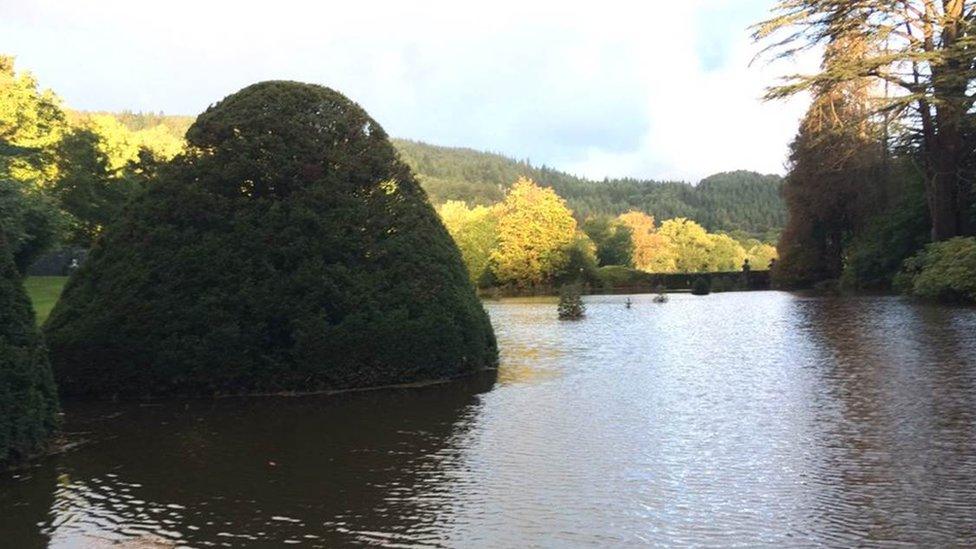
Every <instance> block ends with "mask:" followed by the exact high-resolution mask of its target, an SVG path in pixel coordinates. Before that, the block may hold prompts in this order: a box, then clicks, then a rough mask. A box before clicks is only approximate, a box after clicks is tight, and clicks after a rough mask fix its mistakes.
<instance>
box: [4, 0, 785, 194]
mask: <svg viewBox="0 0 976 549" xmlns="http://www.w3.org/2000/svg"><path fill="white" fill-rule="evenodd" d="M770 3H771V1H769V0H682V1H675V2H672V1H653V2H652V1H645V2H640V3H637V2H633V3H631V2H604V3H600V4H595V3H592V2H585V3H584V2H565V1H563V2H529V1H528V0H522V1H513V0H502V1H499V2H493V3H482V6H481V7H480V8H477V9H476V8H474V7H472V6H470V5H465V3H461V2H454V1H442V0H439V1H433V2H377V1H360V2H352V3H350V2H342V3H333V2H301V1H297V0H279V1H277V2H260V3H257V2H255V3H248V2H229V1H228V2H224V1H220V2H216V1H210V2H208V1H205V0H170V1H167V2H134V1H133V0H128V1H122V0H99V1H96V0H76V1H73V2H70V3H68V2H56V1H54V0H37V1H32V2H30V3H20V2H9V1H3V0H0V35H3V36H4V37H5V38H6V40H5V41H4V42H5V43H4V45H3V46H2V47H4V48H9V52H10V53H13V54H15V55H18V58H19V64H20V65H21V66H22V67H26V68H30V69H32V70H34V71H35V73H36V74H37V75H38V76H39V77H40V79H41V80H42V83H43V84H45V85H47V86H50V87H52V88H54V89H55V90H56V91H58V92H59V93H60V94H61V95H62V96H63V97H64V98H65V99H66V101H67V103H68V104H70V105H72V106H74V107H76V108H83V109H123V108H128V109H135V110H160V109H162V110H165V111H167V112H174V113H196V112H199V111H200V110H202V109H204V108H205V107H206V106H207V105H208V104H210V103H212V102H213V101H216V100H217V99H219V98H221V97H223V96H224V95H227V94H228V93H231V92H233V91H235V90H236V89H238V88H240V87H243V86H244V85H247V84H249V83H251V82H254V81H258V80H264V79H270V78H289V79H297V80H304V81H310V82H316V83H320V84H324V85H327V86H331V87H334V88H336V89H338V90H340V91H342V92H343V93H345V94H347V95H348V96H350V97H351V98H353V99H354V100H356V101H358V102H360V103H361V104H362V105H363V106H364V107H366V108H367V110H368V111H369V112H370V113H371V114H372V115H373V116H374V117H375V118H376V119H377V120H379V121H380V123H381V124H382V125H383V126H384V127H386V129H387V131H388V132H389V133H391V134H392V135H396V136H400V137H409V138H413V139H420V140H426V141H432V142H435V143H439V144H445V145H456V146H469V147H473V148H479V149H488V150H493V151H498V152H502V153H504V154H508V155H511V156H516V157H519V158H526V157H528V158H531V159H532V161H533V162H535V163H543V162H544V163H546V164H549V165H551V166H555V167H559V168H563V169H567V170H570V171H573V172H576V173H580V174H585V175H588V176H591V177H594V178H602V177H603V176H636V177H653V178H661V179H663V178H684V179H698V178H700V177H702V176H704V175H708V174H709V173H712V172H716V171H722V170H733V169H754V170H758V171H766V172H779V171H781V168H782V164H783V161H784V158H785V151H786V144H787V143H788V141H789V140H790V139H791V137H792V135H793V133H794V131H795V128H796V122H797V119H798V116H799V114H800V113H801V111H802V109H803V107H804V105H803V101H802V100H798V101H794V102H791V103H772V104H764V103H762V102H760V101H759V99H758V98H759V96H760V95H761V93H762V88H763V86H764V85H766V84H769V83H770V82H772V79H773V77H774V73H773V72H771V71H770V70H769V69H765V68H762V67H754V68H749V67H748V63H749V60H750V59H751V57H752V56H753V54H754V53H755V51H756V49H755V46H754V45H752V44H751V43H750V41H749V38H748V36H747V32H746V31H745V28H744V26H745V25H746V24H748V22H750V21H751V20H752V19H753V18H755V17H761V16H762V15H763V9H762V8H764V7H765V6H766V5H768V4H770ZM779 69H782V67H780V68H779Z"/></svg>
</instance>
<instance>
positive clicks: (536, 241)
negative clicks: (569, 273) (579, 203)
mask: <svg viewBox="0 0 976 549" xmlns="http://www.w3.org/2000/svg"><path fill="white" fill-rule="evenodd" d="M496 208H497V211H498V246H497V247H496V248H495V250H494V252H492V254H491V263H492V270H493V271H494V275H495V278H496V280H497V281H498V282H499V283H502V284H517V285H519V286H528V285H533V284H542V283H545V282H549V281H551V280H552V278H553V277H554V276H555V275H556V274H558V273H559V272H560V270H561V269H563V268H564V267H565V266H566V265H567V263H568V262H569V254H568V252H567V250H568V248H570V245H571V244H572V243H573V242H574V240H575V238H576V220H575V219H573V212H572V211H570V209H569V208H568V207H567V206H566V202H565V201H564V200H563V199H562V198H560V197H559V195H557V194H556V193H555V192H554V191H553V190H552V189H550V188H544V187H540V186H538V185H536V184H535V183H534V182H533V181H532V180H530V179H527V178H524V177H521V178H519V180H518V181H516V182H515V184H514V185H513V186H512V188H511V189H510V190H509V191H508V194H507V195H506V196H505V200H504V201H503V202H502V203H500V204H498V205H497V206H496Z"/></svg>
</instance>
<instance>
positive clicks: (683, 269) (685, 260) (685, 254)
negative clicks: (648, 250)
mask: <svg viewBox="0 0 976 549" xmlns="http://www.w3.org/2000/svg"><path fill="white" fill-rule="evenodd" d="M658 234H660V235H661V236H662V237H663V238H665V239H666V240H667V242H668V250H669V255H670V257H669V259H670V261H672V262H673V263H672V264H671V266H673V268H672V269H669V270H667V271H663V272H679V273H697V272H703V271H707V270H708V266H709V261H710V254H711V248H712V241H711V239H710V238H709V235H708V232H707V231H705V229H704V228H703V227H702V226H701V225H699V224H698V223H695V222H694V221H691V220H689V219H685V218H683V217H678V218H675V219H669V220H667V221H665V222H664V223H661V228H660V229H658Z"/></svg>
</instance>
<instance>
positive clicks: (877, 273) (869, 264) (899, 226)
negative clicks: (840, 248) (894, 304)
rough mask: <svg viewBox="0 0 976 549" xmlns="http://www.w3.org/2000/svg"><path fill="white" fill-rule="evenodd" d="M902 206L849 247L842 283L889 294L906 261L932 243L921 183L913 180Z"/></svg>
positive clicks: (875, 220) (870, 225) (879, 219)
mask: <svg viewBox="0 0 976 549" xmlns="http://www.w3.org/2000/svg"><path fill="white" fill-rule="evenodd" d="M898 195H899V197H900V200H899V203H898V204H897V205H896V206H894V207H892V208H891V209H890V210H888V211H885V212H883V213H881V214H880V215H877V216H875V217H874V218H872V219H871V220H869V222H868V223H867V226H866V227H865V229H864V231H862V232H860V233H859V234H857V235H855V236H854V238H853V239H852V240H851V242H850V244H849V245H848V246H847V250H846V252H847V261H846V263H845V266H844V274H843V276H842V277H841V282H842V285H843V287H844V288H846V289H851V290H888V289H891V287H892V282H893V279H894V277H895V275H896V274H897V273H898V271H899V270H900V269H901V266H902V264H903V263H904V262H905V260H906V259H908V258H909V257H911V256H912V255H914V254H916V253H917V252H918V251H919V250H921V249H922V248H923V247H924V246H925V244H926V243H927V242H928V241H929V235H930V224H929V218H928V207H927V206H926V204H925V197H924V195H923V191H922V182H921V181H920V180H916V179H913V180H912V182H911V183H910V184H909V186H907V188H906V189H905V190H903V191H902V192H899V193H898Z"/></svg>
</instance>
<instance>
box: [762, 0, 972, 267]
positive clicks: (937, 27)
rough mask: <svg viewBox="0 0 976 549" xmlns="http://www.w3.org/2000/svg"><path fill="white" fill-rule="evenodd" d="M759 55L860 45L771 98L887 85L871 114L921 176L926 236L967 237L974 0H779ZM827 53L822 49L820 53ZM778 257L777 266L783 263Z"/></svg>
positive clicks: (793, 79) (765, 28) (791, 80)
mask: <svg viewBox="0 0 976 549" xmlns="http://www.w3.org/2000/svg"><path fill="white" fill-rule="evenodd" d="M754 37H755V38H756V39H758V40H767V41H768V42H769V43H770V45H769V46H768V47H767V48H766V53H767V54H768V55H770V56H771V57H773V58H778V57H790V56H792V55H794V54H795V53H796V52H798V51H803V50H807V49H810V48H813V47H818V46H821V45H828V46H829V45H830V44H846V45H850V44H854V43H860V44H863V47H858V48H856V49H855V50H854V51H855V53H856V55H838V56H835V57H834V59H833V61H832V62H825V63H824V64H823V66H822V67H821V70H820V71H819V72H817V73H815V74H811V75H792V76H790V77H788V78H787V81H786V82H785V83H784V84H783V85H780V86H776V87H773V88H771V89H770V90H769V92H768V94H767V96H768V97H769V98H782V97H789V96H792V95H794V94H797V93H800V92H804V91H812V92H814V93H815V94H816V95H819V94H820V91H819V90H822V89H823V88H825V87H826V88H834V87H837V86H838V85H842V84H846V83H852V82H857V81H859V80H862V79H872V80H875V81H877V82H880V83H884V84H885V85H887V86H890V87H893V89H892V90H891V92H890V93H887V94H884V95H883V97H880V98H878V99H876V100H875V101H874V104H873V110H874V111H875V112H879V113H883V114H884V115H885V116H886V117H890V118H892V119H897V120H898V121H899V122H900V123H901V125H902V126H903V127H904V128H905V129H906V132H905V136H906V137H909V138H911V139H912V140H913V141H914V143H915V145H916V150H917V151H918V157H919V159H920V160H921V164H922V167H923V170H924V172H925V186H926V200H927V203H928V207H929V212H930V214H931V223H932V238H933V239H934V240H945V239H948V238H952V237H953V236H957V235H965V234H972V233H973V231H974V230H976V224H974V221H973V212H972V207H973V191H972V185H973V155H974V146H973V140H972V139H973V137H972V136H973V126H974V124H973V107H974V101H976V94H973V93H972V89H973V87H974V85H976V1H974V0H941V1H937V0H900V1H881V0H780V1H779V2H778V3H777V5H776V7H775V8H774V12H773V16H772V17H771V18H770V19H768V20H766V21H764V22H762V23H760V24H759V25H757V26H756V27H755V34H754ZM829 51H830V48H829V47H828V53H829ZM784 259H785V258H784Z"/></svg>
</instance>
